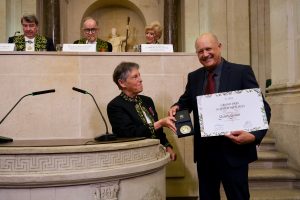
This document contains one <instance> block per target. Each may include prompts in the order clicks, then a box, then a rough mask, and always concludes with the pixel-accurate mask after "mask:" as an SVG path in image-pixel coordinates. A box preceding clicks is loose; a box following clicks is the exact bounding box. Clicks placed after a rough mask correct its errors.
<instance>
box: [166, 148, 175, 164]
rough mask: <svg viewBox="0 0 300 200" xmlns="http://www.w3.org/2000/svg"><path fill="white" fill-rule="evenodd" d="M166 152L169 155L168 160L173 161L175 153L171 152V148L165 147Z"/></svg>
mask: <svg viewBox="0 0 300 200" xmlns="http://www.w3.org/2000/svg"><path fill="white" fill-rule="evenodd" d="M166 152H168V153H169V154H170V159H171V160H172V161H175V160H176V153H175V152H174V151H173V148H172V147H167V148H166Z"/></svg>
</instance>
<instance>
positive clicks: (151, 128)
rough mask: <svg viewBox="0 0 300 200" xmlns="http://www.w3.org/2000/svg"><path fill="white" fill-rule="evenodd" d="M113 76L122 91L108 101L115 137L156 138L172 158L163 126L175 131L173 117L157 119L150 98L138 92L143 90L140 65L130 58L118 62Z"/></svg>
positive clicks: (174, 155)
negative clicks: (129, 60) (130, 60)
mask: <svg viewBox="0 0 300 200" xmlns="http://www.w3.org/2000/svg"><path fill="white" fill-rule="evenodd" d="M113 80H114V82H115V83H116V84H117V86H118V87H119V89H120V90H121V94H120V95H118V96H117V97H115V98H114V99H113V100H111V101H110V102H109V104H108V105H107V114H108V118H109V121H110V124H111V126H112V131H113V133H114V134H116V135H117V136H118V137H146V138H156V139H159V140H160V143H161V144H162V145H163V146H164V147H165V148H166V151H167V152H169V153H170V158H171V160H175V159H176V154H175V152H174V151H173V148H172V146H171V144H170V143H169V141H168V139H167V137H166V135H165V133H164V132H163V127H167V128H169V129H171V130H172V131H173V132H176V127H175V124H174V121H175V118H174V117H165V118H162V119H158V116H157V113H156V110H155V106H154V103H153V100H152V99H151V98H150V97H147V96H144V95H139V93H140V92H142V91H143V84H142V79H141V76H140V72H139V65H138V64H137V63H131V62H122V63H120V64H119V65H118V66H117V67H116V69H115V71H114V73H113Z"/></svg>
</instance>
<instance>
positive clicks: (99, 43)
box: [74, 17, 112, 52]
mask: <svg viewBox="0 0 300 200" xmlns="http://www.w3.org/2000/svg"><path fill="white" fill-rule="evenodd" d="M81 30H82V35H83V38H81V39H80V40H76V41H74V44H96V51H98V52H112V44H111V43H109V42H107V41H104V40H101V39H99V38H98V37H97V36H98V33H99V27H98V22H97V21H96V20H95V19H94V18H92V17H86V18H85V19H84V20H83V24H82V28H81Z"/></svg>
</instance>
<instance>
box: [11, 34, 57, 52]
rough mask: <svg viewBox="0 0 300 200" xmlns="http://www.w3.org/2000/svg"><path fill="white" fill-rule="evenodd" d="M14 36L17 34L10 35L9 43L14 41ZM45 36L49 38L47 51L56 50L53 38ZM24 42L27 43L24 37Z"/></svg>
mask: <svg viewBox="0 0 300 200" xmlns="http://www.w3.org/2000/svg"><path fill="white" fill-rule="evenodd" d="M14 37H16V36H12V37H9V38H8V43H14ZM45 38H46V39H47V44H46V50H47V51H55V48H54V45H53V41H52V39H50V38H47V37H45ZM24 43H25V39H24ZM17 51H20V50H18V49H17Z"/></svg>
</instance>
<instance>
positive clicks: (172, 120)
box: [154, 116, 176, 133]
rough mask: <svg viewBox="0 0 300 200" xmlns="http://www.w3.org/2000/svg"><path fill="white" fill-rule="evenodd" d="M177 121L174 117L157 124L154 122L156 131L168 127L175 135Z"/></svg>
mask: <svg viewBox="0 0 300 200" xmlns="http://www.w3.org/2000/svg"><path fill="white" fill-rule="evenodd" d="M175 121H176V119H175V117H173V116H172V117H165V118H162V119H160V120H158V121H157V122H154V129H155V130H157V129H160V128H161V127H167V128H169V129H171V130H172V131H173V132H174V133H176V126H175Z"/></svg>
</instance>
